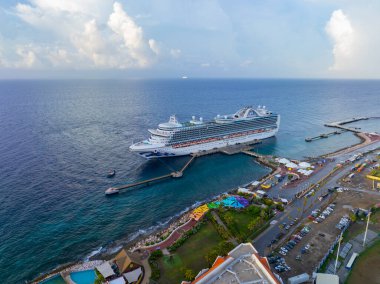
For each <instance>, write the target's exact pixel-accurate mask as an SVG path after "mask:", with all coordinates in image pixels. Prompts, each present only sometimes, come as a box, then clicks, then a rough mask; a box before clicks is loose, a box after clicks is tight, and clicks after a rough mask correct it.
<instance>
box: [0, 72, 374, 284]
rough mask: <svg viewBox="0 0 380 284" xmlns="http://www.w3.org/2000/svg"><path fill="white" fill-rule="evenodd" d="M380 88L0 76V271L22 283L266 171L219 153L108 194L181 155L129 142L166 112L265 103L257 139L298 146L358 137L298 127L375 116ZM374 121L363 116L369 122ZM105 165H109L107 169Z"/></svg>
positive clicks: (286, 148)
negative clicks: (172, 175) (177, 175)
mask: <svg viewBox="0 0 380 284" xmlns="http://www.w3.org/2000/svg"><path fill="white" fill-rule="evenodd" d="M379 98H380V81H323V80H193V79H188V80H125V81H113V80H103V81H102V80H97V81H90V80H89V81H78V80H77V81H75V80H73V81H64V80H62V81H0V275H1V277H2V279H1V282H2V283H23V282H24V281H25V280H30V279H32V278H33V277H35V276H36V275H38V274H39V273H41V272H45V271H47V270H50V269H52V268H54V267H56V266H58V265H61V264H64V263H66V262H69V261H75V260H80V259H84V258H85V257H86V256H88V255H89V254H90V253H91V252H93V251H95V250H97V249H99V248H100V247H106V248H112V247H115V246H117V242H115V241H117V240H120V239H133V238H135V237H136V236H137V235H138V234H142V233H144V232H148V231H149V230H151V229H152V228H153V227H154V226H159V225H162V224H164V223H165V222H167V221H168V220H169V219H170V218H171V217H172V216H174V215H175V214H178V213H180V212H181V211H182V210H184V209H185V208H187V207H190V206H192V205H194V204H195V203H196V202H199V201H202V200H204V199H206V198H209V197H211V196H214V195H217V194H220V193H222V192H225V191H227V190H229V189H231V188H233V187H235V186H237V185H239V184H244V183H246V182H249V181H252V180H255V179H257V178H259V177H260V176H262V175H264V174H265V173H267V172H268V170H267V169H265V168H262V167H261V166H259V165H258V164H256V163H255V162H254V160H253V159H252V158H250V157H247V156H243V155H236V156H224V155H221V154H220V155H214V156H208V157H203V158H200V159H197V160H196V161H195V162H194V163H193V164H192V165H191V167H190V168H189V169H188V170H187V171H186V172H185V175H184V177H183V178H182V179H178V180H167V181H164V182H161V183H158V184H155V185H153V186H150V187H146V188H142V189H139V190H132V191H129V192H125V193H123V194H120V195H119V196H117V197H115V198H106V197H105V196H104V190H105V189H106V188H108V187H110V186H112V185H121V184H125V183H129V182H132V181H136V180H140V179H145V178H148V177H153V176H157V175H160V174H163V173H167V172H170V171H172V169H178V168H180V167H181V166H182V165H183V164H184V163H185V162H186V161H187V158H175V159H171V160H165V161H145V160H143V159H142V158H140V157H137V156H135V155H133V154H131V153H129V151H128V146H129V145H130V144H131V143H132V141H137V140H140V139H144V138H146V137H147V135H148V132H147V129H148V128H154V127H156V126H157V124H158V123H160V122H163V121H166V120H167V119H168V117H169V115H171V114H177V116H178V117H179V119H180V120H188V119H190V118H191V116H192V115H196V116H202V117H203V118H204V119H211V118H213V117H214V116H216V115H217V114H225V113H233V112H235V111H236V110H237V109H238V108H240V107H242V106H245V105H258V104H260V105H266V106H267V107H268V108H270V109H271V110H273V111H275V112H278V113H280V114H281V128H280V132H279V133H278V136H277V137H276V138H273V139H269V140H267V141H265V142H264V143H263V144H262V145H260V147H259V148H258V151H259V152H261V153H272V154H276V155H282V156H287V157H292V158H302V157H303V156H314V155H318V154H322V153H326V152H329V151H333V150H336V149H338V148H340V147H344V146H346V145H349V144H353V143H357V142H358V139H357V138H356V137H354V136H353V135H352V134H350V133H345V134H342V135H339V136H334V137H330V138H328V139H323V140H320V141H315V142H312V143H306V142H304V138H305V137H307V136H312V135H315V134H319V133H322V132H326V131H330V129H326V128H325V127H323V123H325V122H329V121H334V120H340V119H344V118H350V117H353V116H371V115H374V116H379ZM378 126H379V125H378V122H377V123H376V122H374V121H372V122H368V127H369V128H370V129H371V131H380V127H378ZM360 127H362V128H365V127H367V125H366V122H363V123H362V124H360ZM111 168H112V169H116V171H117V175H116V177H115V178H114V179H107V178H106V177H105V176H106V174H107V172H108V170H109V169H111Z"/></svg>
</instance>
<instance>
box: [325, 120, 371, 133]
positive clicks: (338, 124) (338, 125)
mask: <svg viewBox="0 0 380 284" xmlns="http://www.w3.org/2000/svg"><path fill="white" fill-rule="evenodd" d="M368 119H370V118H369V117H353V118H350V119H346V120H342V121H336V122H331V123H325V126H327V127H333V128H340V129H343V130H346V131H351V132H354V133H360V132H362V131H360V130H358V129H355V128H351V127H346V126H343V125H344V124H348V123H352V122H356V121H360V120H368Z"/></svg>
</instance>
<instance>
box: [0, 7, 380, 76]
mask: <svg viewBox="0 0 380 284" xmlns="http://www.w3.org/2000/svg"><path fill="white" fill-rule="evenodd" d="M379 27H380V1H379V0H376V1H375V0H361V1H358V0H351V1H349V0H348V1H343V0H265V1H264V0H249V1H248V0H247V1H240V0H236V1H229V0H221V1H216V0H209V1H208V0H187V1H182V0H151V1H146V0H135V1H131V0H1V1H0V79H7V78H181V77H182V76H188V77H189V78H192V77H193V78H206V77H210V78H358V79H362V78H369V79H378V78H380V52H379V50H380V32H379Z"/></svg>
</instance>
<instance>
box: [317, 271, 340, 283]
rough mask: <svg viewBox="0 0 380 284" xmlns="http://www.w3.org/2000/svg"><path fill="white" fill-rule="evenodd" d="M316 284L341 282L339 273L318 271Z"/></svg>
mask: <svg viewBox="0 0 380 284" xmlns="http://www.w3.org/2000/svg"><path fill="white" fill-rule="evenodd" d="M315 283H316V284H339V277H338V275H334V274H326V273H317V279H316V282H315Z"/></svg>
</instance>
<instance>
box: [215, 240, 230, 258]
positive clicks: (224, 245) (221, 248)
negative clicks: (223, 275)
mask: <svg viewBox="0 0 380 284" xmlns="http://www.w3.org/2000/svg"><path fill="white" fill-rule="evenodd" d="M233 248H234V245H233V243H231V242H227V241H223V242H220V243H219V244H218V247H217V251H218V255H220V256H225V255H227V254H228V253H229V252H230V251H231V250H232V249H233Z"/></svg>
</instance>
